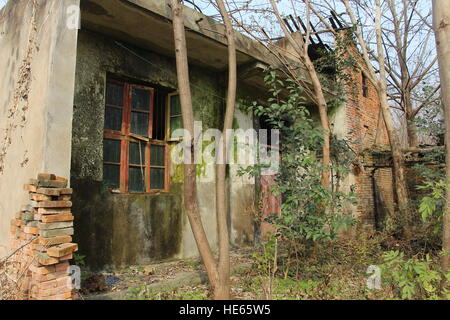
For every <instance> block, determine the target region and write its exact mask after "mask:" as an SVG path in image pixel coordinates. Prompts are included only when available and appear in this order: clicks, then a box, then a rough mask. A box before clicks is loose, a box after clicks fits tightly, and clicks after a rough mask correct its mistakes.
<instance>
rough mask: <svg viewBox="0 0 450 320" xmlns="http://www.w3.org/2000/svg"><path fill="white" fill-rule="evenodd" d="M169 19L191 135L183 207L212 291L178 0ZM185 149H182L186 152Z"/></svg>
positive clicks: (215, 278)
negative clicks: (197, 188)
mask: <svg viewBox="0 0 450 320" xmlns="http://www.w3.org/2000/svg"><path fill="white" fill-rule="evenodd" d="M170 5H171V7H172V15H173V17H172V21H173V30H174V40H175V58H176V65H177V78H178V89H179V94H180V102H181V112H182V116H183V125H184V128H185V130H187V131H188V132H189V134H190V137H191V141H190V146H191V148H190V151H191V152H190V163H189V164H186V163H185V164H184V209H185V211H186V214H187V216H188V219H189V223H190V225H191V228H192V233H193V234H194V238H195V241H196V243H197V248H198V251H199V252H200V256H201V257H202V260H203V263H204V265H205V268H206V272H207V274H208V278H209V281H210V284H211V287H212V289H213V291H214V292H215V291H216V289H217V287H218V285H219V275H218V270H217V264H216V261H215V259H214V255H213V253H212V250H211V247H210V245H209V242H208V238H207V237H206V233H205V230H204V228H203V224H202V220H201V216H200V214H199V212H198V204H197V191H196V186H197V182H196V165H195V162H194V115H193V109H192V98H191V90H190V83H189V67H188V59H187V50H186V35H185V30H184V18H183V6H182V5H181V4H180V3H179V1H178V0H171V1H170ZM188 151H189V150H187V149H186V148H185V152H188Z"/></svg>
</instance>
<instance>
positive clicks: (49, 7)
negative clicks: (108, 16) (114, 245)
mask: <svg viewBox="0 0 450 320" xmlns="http://www.w3.org/2000/svg"><path fill="white" fill-rule="evenodd" d="M78 2H79V1H78V0H65V1H57V0H38V1H36V3H37V5H36V7H35V8H33V1H31V0H30V1H29V0H16V1H10V2H9V3H8V5H7V6H6V7H4V8H3V9H2V10H1V11H0V70H1V71H2V76H1V77H0V134H1V137H0V168H2V170H0V171H1V172H0V194H1V198H0V199H1V200H0V256H2V255H3V254H4V253H5V252H4V250H5V246H7V243H8V241H9V239H8V232H7V230H8V227H9V220H10V218H11V217H13V216H14V214H15V213H16V212H17V211H18V210H19V209H20V206H21V204H25V203H26V201H27V200H28V199H27V198H26V192H23V191H22V185H23V184H24V183H26V181H28V179H29V178H31V177H34V176H36V174H37V173H38V172H52V173H55V174H57V175H60V176H64V177H69V175H70V156H71V155H70V152H71V134H72V132H71V126H72V101H73V92H74V78H75V60H76V57H75V55H76V44H77V30H76V29H75V30H70V29H69V28H67V25H66V21H67V15H66V12H67V8H68V6H70V5H78Z"/></svg>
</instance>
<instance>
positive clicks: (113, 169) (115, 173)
mask: <svg viewBox="0 0 450 320" xmlns="http://www.w3.org/2000/svg"><path fill="white" fill-rule="evenodd" d="M103 184H104V185H105V186H106V187H108V188H111V189H118V188H119V187H120V166H118V165H114V164H104V165H103Z"/></svg>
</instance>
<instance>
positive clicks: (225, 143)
mask: <svg viewBox="0 0 450 320" xmlns="http://www.w3.org/2000/svg"><path fill="white" fill-rule="evenodd" d="M216 2H217V6H218V7H219V10H220V14H221V16H222V19H223V21H224V23H225V28H226V32H227V40H228V92H227V105H226V111H225V121H224V125H223V131H222V138H221V140H220V143H219V148H218V159H219V161H218V163H217V164H216V211H217V220H218V229H219V268H218V269H219V286H218V287H217V288H216V291H215V292H214V297H215V299H216V300H225V299H229V298H230V248H229V233H228V223H227V213H228V206H227V197H226V195H227V191H226V190H227V189H226V166H227V164H226V163H227V161H226V160H227V158H228V150H229V145H230V141H229V138H230V137H229V136H228V134H227V131H228V130H229V129H232V126H233V117H234V108H235V103H236V87H237V62H236V43H235V35H234V30H233V26H232V24H231V20H230V17H229V16H228V12H227V9H226V8H225V4H224V3H223V1H222V0H216Z"/></svg>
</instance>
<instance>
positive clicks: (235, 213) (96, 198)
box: [71, 30, 254, 267]
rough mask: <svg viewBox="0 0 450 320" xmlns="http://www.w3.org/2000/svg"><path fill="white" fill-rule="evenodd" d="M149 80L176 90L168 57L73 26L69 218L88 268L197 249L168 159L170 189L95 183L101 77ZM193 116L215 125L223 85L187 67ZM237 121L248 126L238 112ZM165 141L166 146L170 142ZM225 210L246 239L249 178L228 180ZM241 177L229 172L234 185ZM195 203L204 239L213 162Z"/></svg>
mask: <svg viewBox="0 0 450 320" xmlns="http://www.w3.org/2000/svg"><path fill="white" fill-rule="evenodd" d="M110 75H111V76H112V75H114V76H116V77H122V78H124V77H125V78H127V79H132V80H133V81H140V82H144V83H146V84H149V85H154V86H163V87H165V88H168V89H172V90H175V88H176V81H177V80H176V72H175V60H174V59H173V58H170V57H164V56H162V55H159V54H156V53H152V52H150V51H146V50H142V49H140V48H137V47H135V46H131V45H129V44H123V43H121V42H118V41H116V40H115V39H111V38H110V37H108V36H105V35H102V34H99V33H95V32H92V31H87V30H81V31H80V32H79V38H78V49H77V68H76V82H75V83H76V85H75V99H74V120H73V143H72V173H71V181H72V186H73V187H74V189H75V190H79V192H76V193H75V196H74V206H75V207H74V212H75V215H76V217H77V219H76V221H77V226H76V228H75V229H76V230H78V234H77V235H76V238H77V239H76V240H77V241H78V243H79V244H80V251H81V252H83V253H84V254H86V255H87V258H88V262H89V264H90V265H91V266H93V267H118V266H123V265H127V264H141V263H148V262H150V261H155V260H161V259H168V258H174V257H187V256H193V255H196V254H197V249H196V245H195V242H194V240H193V237H192V234H191V231H190V226H189V224H188V222H187V220H186V219H185V217H184V214H183V209H182V208H183V206H182V201H183V200H182V170H181V168H180V166H177V165H171V166H170V167H171V169H170V175H171V179H170V192H169V193H161V194H138V195H130V194H111V193H110V192H109V191H108V190H107V189H106V187H104V186H103V185H102V180H103V173H102V163H103V127H104V108H105V85H106V79H107V77H108V76H110ZM190 76H191V83H192V95H193V105H194V109H195V110H194V113H195V118H196V120H198V121H202V125H203V129H208V128H220V126H221V121H222V118H223V106H224V104H223V98H222V97H224V96H225V90H224V86H223V83H222V81H223V77H222V73H219V72H213V71H209V70H206V69H202V68H199V67H196V66H192V67H191V68H190ZM237 122H238V123H240V125H241V126H243V127H249V124H250V125H251V124H252V120H251V117H250V118H249V117H248V116H245V115H242V116H240V117H239V119H238V121H237ZM172 145H173V144H172ZM232 176H233V179H231V183H230V185H231V188H232V190H233V191H234V192H233V195H232V200H231V203H233V206H232V208H231V212H230V222H231V227H232V234H233V235H234V237H233V238H234V239H235V240H236V243H238V244H250V243H251V242H252V237H251V234H253V230H252V228H253V225H252V224H251V223H249V222H248V221H247V222H246V223H242V218H239V217H240V214H241V211H242V208H243V207H245V206H247V205H248V204H249V203H253V201H254V189H253V187H252V186H253V183H252V182H249V181H246V182H242V183H240V184H239V185H235V179H234V177H235V175H234V174H233V175H232ZM242 179H243V178H239V179H238V178H236V183H239V181H242ZM198 197H199V207H200V212H201V214H202V218H203V222H204V224H205V228H206V232H207V234H208V236H209V239H211V240H212V243H213V244H214V243H215V238H216V221H215V201H214V199H215V182H214V168H213V166H209V165H208V166H206V168H205V170H204V172H202V173H199V175H198Z"/></svg>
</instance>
